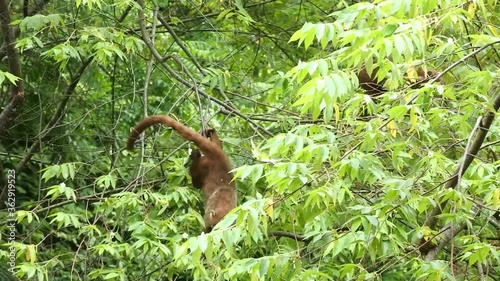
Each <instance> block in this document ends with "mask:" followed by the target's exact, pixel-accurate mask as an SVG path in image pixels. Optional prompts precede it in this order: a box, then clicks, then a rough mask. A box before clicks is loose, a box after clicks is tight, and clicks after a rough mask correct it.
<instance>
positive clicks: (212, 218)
mask: <svg viewBox="0 0 500 281" xmlns="http://www.w3.org/2000/svg"><path fill="white" fill-rule="evenodd" d="M159 123H161V124H164V125H165V126H168V127H171V128H172V129H174V130H176V131H177V133H179V135H181V136H182V137H183V138H184V139H186V140H189V141H191V142H193V143H194V144H195V145H196V146H197V147H198V149H199V150H201V152H202V153H203V155H201V153H200V152H199V151H197V150H195V151H193V153H192V154H191V158H192V163H191V167H190V168H189V173H190V175H191V178H192V180H193V185H194V187H196V188H201V189H202V191H203V199H204V205H205V215H204V219H205V231H206V232H210V231H211V230H212V228H213V227H214V226H215V225H216V224H217V223H218V222H219V221H220V220H222V218H223V217H224V216H225V215H226V214H227V213H228V212H229V211H231V210H232V209H233V208H235V207H236V201H237V191H236V186H235V184H234V182H233V181H232V179H233V175H232V173H230V172H229V171H231V170H232V168H231V162H230V161H229V158H228V157H227V155H226V154H225V153H224V151H223V150H222V142H221V140H220V139H219V137H218V136H217V133H216V132H215V130H213V129H209V130H206V131H205V132H203V133H204V134H205V136H203V135H202V134H199V133H197V132H196V131H194V130H192V129H191V128H189V127H186V126H185V125H183V124H182V123H180V122H178V121H177V120H174V119H172V118H170V117H169V116H166V115H154V116H149V117H146V118H144V119H143V120H142V121H141V122H139V124H137V126H136V127H135V128H134V129H133V130H132V132H131V133H130V135H129V137H128V141H127V149H128V150H133V149H134V143H135V142H136V141H137V139H138V138H139V136H140V134H141V133H142V132H144V131H145V130H146V129H147V128H148V127H150V126H153V125H156V124H159Z"/></svg>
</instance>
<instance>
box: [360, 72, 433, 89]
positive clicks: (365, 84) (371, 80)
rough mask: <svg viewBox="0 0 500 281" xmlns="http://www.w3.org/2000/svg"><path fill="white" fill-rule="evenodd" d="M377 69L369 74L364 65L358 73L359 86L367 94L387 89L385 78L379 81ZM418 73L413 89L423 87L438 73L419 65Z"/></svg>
mask: <svg viewBox="0 0 500 281" xmlns="http://www.w3.org/2000/svg"><path fill="white" fill-rule="evenodd" d="M377 71H378V68H375V69H373V72H372V74H371V75H368V72H367V71H366V68H365V67H363V68H362V69H361V71H360V72H359V73H358V80H359V86H360V87H361V88H362V89H363V90H365V92H366V94H367V95H369V96H378V95H381V94H382V93H383V92H385V91H386V90H385V89H384V87H383V85H384V83H385V79H382V81H380V82H377V78H376V77H375V74H376V73H377ZM417 75H418V79H417V82H416V83H415V84H414V85H412V87H411V88H412V89H416V88H418V87H421V85H422V83H425V82H427V81H429V80H430V79H432V78H434V77H436V76H437V75H438V73H437V72H436V71H434V70H430V69H429V70H427V71H425V70H424V69H423V68H421V67H419V68H417Z"/></svg>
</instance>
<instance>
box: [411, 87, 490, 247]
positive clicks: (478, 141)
mask: <svg viewBox="0 0 500 281" xmlns="http://www.w3.org/2000/svg"><path fill="white" fill-rule="evenodd" d="M492 89H494V88H492ZM491 92H493V91H491ZM495 94H496V95H497V96H496V98H495V99H494V100H493V110H494V111H498V109H499V108H500V93H495ZM494 119H495V113H494V112H491V111H490V110H489V109H486V113H485V114H484V116H483V118H482V120H481V122H480V125H479V129H478V133H477V135H476V138H475V139H474V142H473V143H472V144H471V146H470V148H469V150H468V151H465V155H464V159H463V163H461V164H460V165H458V167H457V168H456V170H455V172H454V173H453V176H452V177H451V178H450V180H449V181H447V182H446V184H445V185H444V189H448V188H455V187H456V186H457V184H458V179H459V177H461V176H462V175H463V174H464V173H465V171H466V170H467V168H469V166H470V164H471V163H472V160H474V158H475V157H476V156H477V154H478V152H479V150H480V149H481V146H482V145H483V142H484V140H485V138H486V135H487V134H488V130H489V128H490V126H491V123H493V120H494ZM447 204H448V200H445V201H443V202H441V203H440V204H438V205H437V206H436V207H434V209H433V210H432V212H431V214H430V215H429V216H428V217H427V219H426V221H425V224H424V225H425V226H427V227H429V228H431V229H433V228H435V227H436V224H437V221H438V216H439V215H440V214H441V213H442V212H443V210H444V208H445V207H446V205H447ZM427 243H429V244H427ZM424 244H427V246H425V247H423V246H424ZM428 245H432V244H431V243H430V241H425V239H423V238H422V239H421V240H420V242H419V249H420V252H421V253H422V254H424V255H427V253H429V251H431V250H432V249H433V248H435V246H434V245H432V246H431V247H429V246H428Z"/></svg>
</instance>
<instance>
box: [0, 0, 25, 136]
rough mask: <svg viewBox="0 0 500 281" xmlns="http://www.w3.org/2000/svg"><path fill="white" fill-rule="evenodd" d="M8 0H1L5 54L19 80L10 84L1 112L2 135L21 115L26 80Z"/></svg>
mask: <svg viewBox="0 0 500 281" xmlns="http://www.w3.org/2000/svg"><path fill="white" fill-rule="evenodd" d="M7 2H8V1H7V0H0V24H1V26H2V35H3V37H4V38H3V39H4V40H3V41H4V46H5V54H6V55H7V60H8V64H9V72H10V73H11V74H13V75H15V76H16V77H17V79H18V80H17V81H16V82H15V83H14V84H13V85H11V86H10V102H9V103H8V104H7V105H6V106H5V108H4V110H3V111H2V113H0V136H5V134H6V133H7V130H8V129H9V128H10V127H11V126H12V125H13V124H14V119H15V118H17V116H19V112H20V110H21V106H22V105H23V102H24V81H23V74H22V71H21V61H20V60H19V55H18V54H17V51H16V48H15V43H16V32H15V27H13V26H11V25H10V23H11V19H10V9H9V3H7Z"/></svg>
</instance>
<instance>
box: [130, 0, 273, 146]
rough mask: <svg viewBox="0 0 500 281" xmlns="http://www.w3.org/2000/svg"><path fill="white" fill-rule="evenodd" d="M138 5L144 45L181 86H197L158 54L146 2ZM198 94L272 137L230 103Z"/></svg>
mask: <svg viewBox="0 0 500 281" xmlns="http://www.w3.org/2000/svg"><path fill="white" fill-rule="evenodd" d="M137 3H139V6H140V7H141V8H139V9H138V13H139V25H140V27H141V36H142V40H143V41H144V43H145V44H146V46H148V49H149V51H150V52H151V54H153V56H154V57H155V58H156V60H157V61H158V62H159V63H160V64H161V66H163V68H165V70H166V71H167V72H168V73H169V74H170V75H171V76H172V77H173V78H174V79H175V80H177V81H179V82H180V83H181V84H183V85H184V86H186V87H189V88H194V87H195V86H194V85H192V84H191V83H189V82H188V81H186V80H184V79H183V78H182V77H180V76H179V75H178V74H177V73H176V72H175V71H174V70H173V69H172V68H171V67H170V66H169V65H168V64H166V63H165V59H164V58H163V57H162V56H161V55H160V53H158V50H156V48H155V46H154V44H153V42H152V41H151V40H150V39H149V38H150V36H149V33H148V31H147V30H146V24H145V21H144V19H145V16H144V10H143V9H144V1H143V0H137ZM198 92H199V93H200V94H201V95H202V96H204V97H205V98H207V99H209V100H211V101H213V102H215V103H217V104H218V105H220V106H221V107H222V108H223V109H224V110H226V112H227V113H228V114H235V115H236V116H239V117H241V118H243V119H245V120H246V121H247V122H248V123H250V124H251V125H252V126H254V127H256V128H258V129H259V130H261V131H263V132H265V133H266V134H268V135H269V136H272V135H273V134H271V132H269V131H268V130H266V129H265V128H263V127H262V126H260V125H259V124H257V123H255V122H254V121H253V120H251V119H250V118H249V117H248V116H246V115H244V114H243V113H241V112H239V111H238V110H237V109H236V108H234V107H232V106H230V105H229V104H228V103H226V102H223V101H221V100H219V99H217V98H215V97H212V96H211V95H209V94H208V93H207V92H205V91H203V90H201V89H198Z"/></svg>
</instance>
